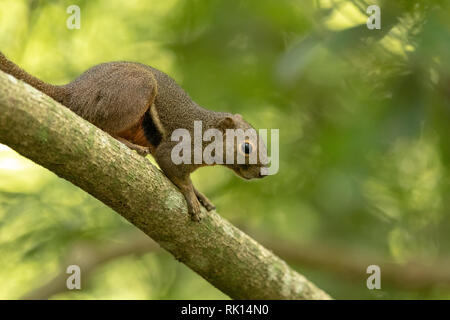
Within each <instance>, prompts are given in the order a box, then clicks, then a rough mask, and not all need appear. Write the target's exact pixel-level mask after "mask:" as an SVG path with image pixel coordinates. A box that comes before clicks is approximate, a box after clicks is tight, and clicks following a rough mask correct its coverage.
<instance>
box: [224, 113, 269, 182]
mask: <svg viewBox="0 0 450 320" xmlns="http://www.w3.org/2000/svg"><path fill="white" fill-rule="evenodd" d="M218 128H219V129H220V130H222V132H223V139H224V141H223V145H224V150H225V155H226V156H227V159H225V160H226V161H225V164H224V165H225V166H226V167H228V168H230V169H231V170H233V171H234V172H235V173H236V174H237V175H238V176H240V177H242V178H244V179H247V180H250V179H255V178H263V177H265V176H266V175H264V174H262V169H263V168H267V165H268V160H267V148H266V145H265V143H264V141H263V140H262V139H261V137H260V136H259V135H258V133H257V131H256V130H255V129H254V128H253V127H252V126H251V125H250V124H249V123H248V122H246V121H245V120H244V119H243V118H242V116H241V115H240V114H234V115H233V114H230V115H226V116H225V117H223V118H222V119H220V120H219V123H218ZM225 155H224V158H225ZM229 155H233V161H231V163H230V161H229V160H231V159H228V157H229Z"/></svg>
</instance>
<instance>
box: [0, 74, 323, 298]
mask: <svg viewBox="0 0 450 320" xmlns="http://www.w3.org/2000/svg"><path fill="white" fill-rule="evenodd" d="M0 142H1V143H4V144H6V145H8V146H10V147H11V148H13V149H14V150H16V151H17V152H18V153H20V154H21V155H23V156H25V157H27V158H29V159H31V160H33V161H34V162H36V163H38V164H40V165H41V166H43V167H45V168H47V169H49V170H51V171H53V172H54V173H55V174H57V175H58V176H60V177H62V178H64V179H66V180H68V181H70V182H72V183H73V184H75V185H76V186H78V187H80V188H81V189H83V190H84V191H86V192H88V193H89V194H91V195H92V196H94V197H96V198H97V199H99V200H100V201H102V202H103V203H105V204H106V205H108V206H109V207H111V208H112V209H114V210H115V211H116V212H117V213H119V214H120V215H122V216H123V217H124V218H125V219H127V220H128V221H130V222H131V223H132V224H133V225H135V226H136V227H137V228H139V229H141V230H142V231H143V232H144V233H145V234H147V235H148V236H149V237H151V238H152V239H154V240H155V241H156V242H158V243H159V245H160V246H161V247H163V248H164V249H166V250H167V251H169V252H170V253H171V254H172V255H173V256H174V257H175V258H176V259H178V260H179V261H181V262H183V263H184V264H186V265H187V266H188V267H190V268H191V269H192V270H194V271H196V272H197V273H198V274H199V275H201V276H202V277H203V278H205V279H206V280H207V281H209V282H210V283H211V284H212V285H214V286H216V287H217V288H218V289H219V290H221V291H222V292H224V293H225V294H227V295H229V296H230V297H231V298H234V299H329V298H330V297H329V296H328V294H326V293H325V292H323V291H322V290H320V289H319V288H317V287H316V286H315V285H314V284H312V283H311V282H310V281H308V280H307V279H306V278H305V277H304V276H302V275H300V274H298V273H297V272H295V271H294V270H292V269H291V268H290V267H289V266H288V265H287V264H286V263H285V262H284V261H283V260H281V259H280V258H278V257H277V256H275V255H274V254H273V253H272V252H270V251H269V250H267V249H265V248H264V247H263V246H261V245H260V244H258V243H257V242H256V241H255V240H253V239H252V238H250V237H249V236H247V235H246V234H245V233H243V232H242V231H240V230H239V229H237V228H236V227H234V226H233V225H232V224H230V223H229V222H228V221H226V220H225V219H223V218H221V217H220V216H219V215H218V214H217V213H216V212H209V213H205V212H204V211H203V220H202V221H201V222H200V223H195V222H192V221H191V220H190V217H189V215H188V214H187V208H186V203H185V201H184V198H183V196H182V195H181V194H180V193H179V192H178V190H177V189H176V188H175V187H174V186H173V185H172V184H171V183H170V181H169V180H168V179H167V178H166V177H165V176H164V174H162V173H161V172H160V171H159V170H158V169H157V168H156V167H155V166H153V165H152V164H151V163H150V162H149V161H148V160H146V159H144V158H142V157H140V156H138V155H137V154H136V153H134V152H132V151H131V150H129V149H128V148H127V147H125V146H124V145H122V144H121V143H120V142H118V141H116V140H115V139H113V138H112V137H110V136H109V135H108V134H106V133H105V132H103V131H101V130H99V129H98V128H96V127H95V126H93V125H91V124H90V123H88V122H87V121H85V120H83V119H82V118H80V117H78V116H77V115H76V114H74V113H73V112H71V111H70V110H69V109H67V108H65V107H63V106H61V105H60V104H58V103H57V102H55V101H54V100H52V99H51V98H49V97H48V96H46V95H44V94H43V93H41V92H39V91H37V90H35V89H34V88H32V87H30V86H29V85H27V84H25V83H22V82H21V81H18V80H17V79H15V78H14V77H12V76H10V75H6V74H5V73H3V72H0Z"/></svg>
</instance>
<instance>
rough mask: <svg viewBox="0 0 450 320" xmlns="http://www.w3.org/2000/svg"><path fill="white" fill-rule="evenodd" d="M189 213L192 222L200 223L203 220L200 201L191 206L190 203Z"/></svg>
mask: <svg viewBox="0 0 450 320" xmlns="http://www.w3.org/2000/svg"><path fill="white" fill-rule="evenodd" d="M188 212H189V214H190V216H191V220H192V221H195V222H199V221H200V220H201V219H202V218H201V216H200V214H201V212H202V211H201V209H200V203H199V202H198V201H194V203H192V204H189V203H188Z"/></svg>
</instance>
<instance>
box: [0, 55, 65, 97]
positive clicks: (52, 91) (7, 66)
mask: <svg viewBox="0 0 450 320" xmlns="http://www.w3.org/2000/svg"><path fill="white" fill-rule="evenodd" d="M0 70H2V71H3V72H6V73H8V74H10V75H12V76H14V77H15V78H17V79H19V80H22V81H24V82H26V83H28V84H29V85H30V86H32V87H34V88H36V89H38V90H39V91H41V92H43V93H45V94H46V95H48V96H50V97H52V98H53V99H55V100H56V101H59V102H62V99H63V96H64V90H63V88H62V87H59V86H54V85H51V84H49V83H46V82H44V81H42V80H40V79H38V78H36V77H33V76H32V75H31V74H29V73H27V72H26V71H25V70H23V69H21V68H20V67H19V66H18V65H16V64H15V63H14V62H12V61H10V60H8V59H7V58H6V57H5V55H4V54H3V53H2V52H0Z"/></svg>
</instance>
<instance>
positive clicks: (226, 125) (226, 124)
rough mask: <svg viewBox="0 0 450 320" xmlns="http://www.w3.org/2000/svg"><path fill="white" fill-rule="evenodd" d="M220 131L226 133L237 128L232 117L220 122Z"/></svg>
mask: <svg viewBox="0 0 450 320" xmlns="http://www.w3.org/2000/svg"><path fill="white" fill-rule="evenodd" d="M217 127H218V128H219V129H221V130H222V131H225V130H226V129H233V128H234V127H235V123H234V119H233V118H232V117H228V116H227V117H225V118H222V119H220V120H219V123H218V126H217Z"/></svg>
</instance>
